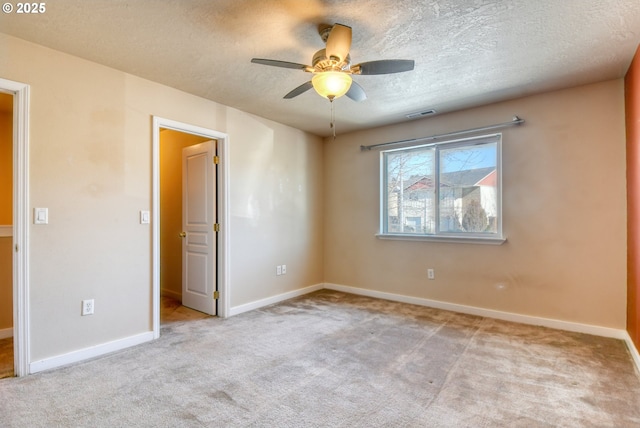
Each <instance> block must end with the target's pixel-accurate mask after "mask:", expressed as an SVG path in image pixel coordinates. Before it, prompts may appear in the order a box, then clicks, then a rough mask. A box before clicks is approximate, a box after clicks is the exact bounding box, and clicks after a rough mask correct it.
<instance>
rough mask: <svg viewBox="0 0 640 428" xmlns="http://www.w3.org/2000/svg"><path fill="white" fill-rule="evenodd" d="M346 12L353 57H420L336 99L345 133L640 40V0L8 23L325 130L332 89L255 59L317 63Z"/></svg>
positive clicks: (542, 83) (220, 6) (249, 9)
mask: <svg viewBox="0 0 640 428" xmlns="http://www.w3.org/2000/svg"><path fill="white" fill-rule="evenodd" d="M335 22H339V23H341V24H345V25H349V26H351V27H352V28H353V43H352V47H351V58H352V61H353V63H354V64H355V63H359V62H365V61H372V60H378V59H414V60H415V63H416V66H415V70H414V71H411V72H406V73H399V74H392V75H381V76H356V77H355V80H356V81H357V82H358V83H360V85H361V86H362V87H363V88H364V89H365V91H366V92H367V95H368V99H367V100H365V101H363V102H360V103H356V102H354V101H352V100H350V99H348V98H346V97H342V98H340V99H338V100H336V102H335V107H336V117H337V130H338V132H339V133H344V132H347V131H351V130H356V129H362V128H370V127H373V126H377V125H383V124H388V123H395V122H400V121H404V120H407V119H406V117H405V115H406V114H408V113H412V112H417V111H422V110H427V109H431V108H434V109H436V110H437V111H438V112H439V113H443V112H447V111H452V110H458V109H463V108H468V107H472V106H476V105H481V104H486V103H490V102H495V101H499V100H504V99H509V98H515V97H519V96H522V95H527V94H533V93H537V92H543V91H549V90H555V89H559V88H563V87H570V86H576V85H581V84H586V83H591V82H596V81H602V80H608V79H613V78H618V77H622V76H624V74H625V72H626V71H627V68H628V66H629V64H630V62H631V59H632V57H633V55H634V53H635V50H636V48H637V46H638V44H639V43H640V1H639V0H215V1H213V0H183V1H168V0H167V1H163V0H50V1H47V2H46V12H45V13H44V14H40V15H17V14H16V13H15V11H14V13H11V14H6V13H3V14H0V32H3V33H6V34H10V35H13V36H16V37H19V38H22V39H26V40H29V41H33V42H35V43H38V44H41V45H44V46H48V47H51V48H54V49H57V50H60V51H64V52H68V53H70V54H73V55H76V56H79V57H82V58H86V59H89V60H91V61H95V62H98V63H101V64H105V65H108V66H110V67H114V68H116V69H120V70H123V71H126V72H128V73H131V74H135V75H138V76H141V77H144V78H147V79H150V80H153V81H156V82H160V83H163V84H165V85H169V86H172V87H175V88H178V89H181V90H183V91H186V92H190V93H192V94H196V95H199V96H201V97H204V98H208V99H211V100H214V101H217V102H219V103H222V104H225V105H228V106H231V107H235V108H238V109H240V110H243V111H245V112H249V113H254V114H256V115H259V116H262V117H265V118H268V119H272V120H275V121H277V122H281V123H285V124H288V125H291V126H293V127H296V128H299V129H303V130H305V131H309V132H312V133H314V134H318V135H323V136H326V135H329V133H330V128H329V118H330V108H329V102H328V101H327V100H326V99H324V98H321V97H320V96H318V95H317V94H315V93H314V92H313V91H308V92H306V93H304V94H302V95H300V96H298V97H296V98H294V99H291V100H285V99H283V98H282V97H283V96H284V95H285V94H286V93H288V92H289V91H290V90H291V89H293V88H295V87H296V86H298V85H300V84H302V83H304V82H306V81H308V80H310V75H309V74H307V73H304V72H302V71H298V70H290V69H284V68H276V67H267V66H264V65H258V64H252V63H250V60H251V58H253V57H259V58H269V59H277V60H283V61H290V62H296V63H304V64H310V63H311V58H312V56H313V54H314V53H315V52H316V51H317V50H319V49H321V48H323V47H324V44H323V42H322V40H321V39H320V36H319V35H318V31H317V27H318V25H319V24H323V23H329V24H332V23H335Z"/></svg>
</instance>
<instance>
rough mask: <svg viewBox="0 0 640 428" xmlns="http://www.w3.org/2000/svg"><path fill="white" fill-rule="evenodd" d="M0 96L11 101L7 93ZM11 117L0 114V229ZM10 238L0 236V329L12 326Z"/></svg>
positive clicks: (8, 208) (7, 220) (7, 186)
mask: <svg viewBox="0 0 640 428" xmlns="http://www.w3.org/2000/svg"><path fill="white" fill-rule="evenodd" d="M0 97H8V98H13V97H12V96H11V95H8V94H1V93H0ZM12 153H13V114H12V113H11V112H0V226H11V225H12V224H13V222H12V219H11V218H12V216H13V213H12V207H13V196H12V191H13V188H12V183H13V155H12ZM12 247H13V238H12V237H10V236H6V237H0V330H4V329H7V328H11V327H12V326H13V266H12V263H13V261H12V258H13V252H12V251H11V249H12Z"/></svg>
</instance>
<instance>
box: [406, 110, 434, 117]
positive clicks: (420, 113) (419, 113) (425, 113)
mask: <svg viewBox="0 0 640 428" xmlns="http://www.w3.org/2000/svg"><path fill="white" fill-rule="evenodd" d="M434 114H436V111H435V110H434V109H431V110H425V111H417V112H415V113H409V114H407V115H406V116H407V119H418V118H419V117H426V116H432V115H434Z"/></svg>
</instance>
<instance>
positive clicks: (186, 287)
mask: <svg viewBox="0 0 640 428" xmlns="http://www.w3.org/2000/svg"><path fill="white" fill-rule="evenodd" d="M214 156H215V141H205V142H204V143H200V144H196V145H193V146H189V147H185V148H184V149H182V230H183V233H182V304H183V305H184V306H186V307H189V308H192V309H195V310H198V311H200V312H204V313H206V314H209V315H215V314H216V304H215V300H214V296H213V293H214V291H216V232H215V231H214V224H215V222H216V218H217V216H216V199H215V198H216V192H215V188H216V174H215V165H214V163H213V158H214Z"/></svg>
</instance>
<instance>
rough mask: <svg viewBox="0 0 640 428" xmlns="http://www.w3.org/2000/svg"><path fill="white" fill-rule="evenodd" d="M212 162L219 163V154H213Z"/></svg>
mask: <svg viewBox="0 0 640 428" xmlns="http://www.w3.org/2000/svg"><path fill="white" fill-rule="evenodd" d="M213 163H215V164H216V165H218V164H219V163H220V156H218V155H215V156H214V157H213Z"/></svg>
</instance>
